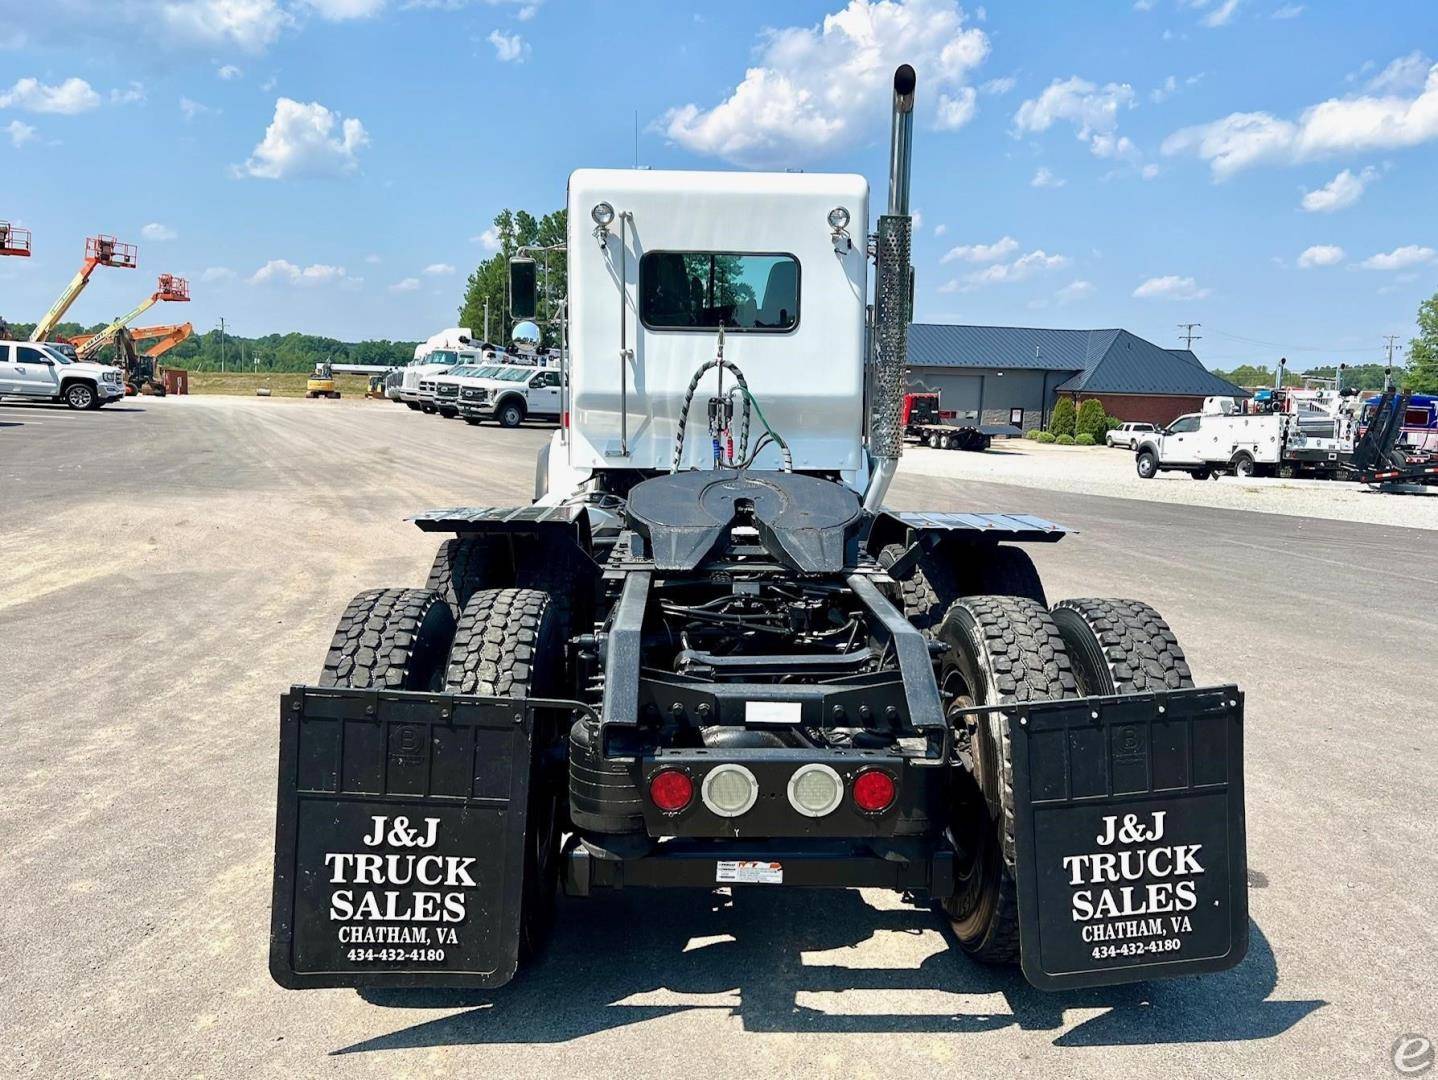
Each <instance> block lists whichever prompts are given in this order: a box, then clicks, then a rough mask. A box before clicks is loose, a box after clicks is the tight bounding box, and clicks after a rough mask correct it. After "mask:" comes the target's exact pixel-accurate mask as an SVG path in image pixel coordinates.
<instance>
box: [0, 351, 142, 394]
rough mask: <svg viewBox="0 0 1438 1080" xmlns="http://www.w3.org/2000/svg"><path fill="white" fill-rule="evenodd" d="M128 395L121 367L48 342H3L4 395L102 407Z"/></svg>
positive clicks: (0, 380)
mask: <svg viewBox="0 0 1438 1080" xmlns="http://www.w3.org/2000/svg"><path fill="white" fill-rule="evenodd" d="M124 396H125V384H124V381H123V380H122V378H121V374H120V369H119V368H117V367H111V366H110V365H109V364H91V363H85V362H82V361H76V360H72V359H71V358H70V357H69V356H68V355H67V354H65V353H64V352H62V351H61V350H59V349H57V348H54V347H53V346H51V345H49V344H48V343H46V342H38V341H37V342H28V341H0V398H7V397H13V398H25V399H27V400H29V401H63V402H64V403H65V404H66V405H68V406H70V408H72V409H98V408H99V407H100V406H102V405H108V404H109V403H110V402H112V401H119V400H120V399H121V398H123V397H124Z"/></svg>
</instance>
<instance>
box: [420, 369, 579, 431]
mask: <svg viewBox="0 0 1438 1080" xmlns="http://www.w3.org/2000/svg"><path fill="white" fill-rule="evenodd" d="M563 382H564V376H563V374H562V372H561V371H560V369H559V368H557V367H554V368H533V367H528V366H524V365H509V366H505V367H496V368H488V369H485V374H484V375H483V376H481V377H480V378H477V379H469V380H466V381H465V385H464V386H462V387H461V388H460V390H459V415H460V416H462V417H464V419H465V420H466V421H468V422H469V423H471V424H478V423H480V422H482V421H484V420H495V421H497V422H498V423H499V426H500V427H507V428H513V427H519V425H520V424H522V423H524V421H525V420H558V419H559V418H560V405H561V395H562V385H563ZM441 411H443V410H441Z"/></svg>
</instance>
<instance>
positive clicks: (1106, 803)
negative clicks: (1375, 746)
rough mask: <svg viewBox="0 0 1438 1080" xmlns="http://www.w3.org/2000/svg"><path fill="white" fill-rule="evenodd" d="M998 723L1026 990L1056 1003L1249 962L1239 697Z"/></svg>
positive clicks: (1039, 707)
mask: <svg viewBox="0 0 1438 1080" xmlns="http://www.w3.org/2000/svg"><path fill="white" fill-rule="evenodd" d="M1008 715H1009V730H1010V733H1011V735H1012V740H1013V742H1012V751H1013V781H1014V807H1015V814H1016V822H1015V825H1016V830H1017V831H1016V836H1015V857H1016V871H1017V876H1018V893H1019V931H1020V946H1021V950H1022V955H1023V971H1024V975H1025V976H1026V977H1027V978H1028V980H1029V982H1031V983H1033V984H1034V985H1035V986H1037V987H1039V988H1040V989H1044V990H1061V989H1068V988H1070V987H1079V986H1100V985H1106V984H1111V983H1124V982H1139V981H1145V980H1149V979H1161V978H1170V977H1173V976H1177V975H1192V974H1197V973H1200V972H1208V971H1221V970H1223V969H1225V968H1229V967H1232V966H1233V965H1234V964H1236V963H1238V961H1239V960H1241V959H1242V958H1243V954H1244V952H1245V951H1246V949H1247V947H1248V893H1247V888H1248V882H1247V853H1246V848H1245V836H1244V809H1243V697H1242V695H1241V694H1240V693H1239V691H1238V689H1237V688H1236V687H1232V686H1227V687H1217V688H1210V689H1200V690H1176V691H1170V692H1168V693H1154V694H1135V695H1129V696H1122V697H1095V698H1086V699H1083V700H1081V701H1077V702H1075V701H1054V702H1044V703H1039V704H1035V705H1031V706H1019V707H1016V708H1014V710H1013V711H1011V712H1009V714H1008Z"/></svg>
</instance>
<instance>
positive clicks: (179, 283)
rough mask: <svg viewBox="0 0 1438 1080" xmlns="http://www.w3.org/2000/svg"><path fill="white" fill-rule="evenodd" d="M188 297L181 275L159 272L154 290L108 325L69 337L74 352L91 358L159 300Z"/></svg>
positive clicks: (179, 300)
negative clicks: (93, 332) (92, 332)
mask: <svg viewBox="0 0 1438 1080" xmlns="http://www.w3.org/2000/svg"><path fill="white" fill-rule="evenodd" d="M189 299H190V283H189V282H188V281H186V280H185V279H184V278H182V277H176V276H175V275H174V274H161V275H160V277H159V280H158V282H157V283H156V285H155V291H154V292H152V293H151V294H150V295H149V296H147V297H146V298H145V299H144V300H141V301H140V302H139V303H138V304H136V305H135V307H133V308H131V309H130V310H129V311H127V312H126V313H125V314H124V315H121V316H120V317H119V318H118V319H116V320H115V321H114V322H112V323H110V325H109V326H107V327H105V328H104V329H103V330H101V331H100V332H99V333H97V334H79V335H77V336H75V337H72V338H71V339H70V344H71V345H73V346H75V350H76V353H77V354H78V355H79V357H80V359H81V360H93V359H94V358H95V357H97V356H99V355H100V350H101V349H103V348H104V347H105V346H106V345H108V344H110V342H111V341H113V340H114V339H115V335H116V334H117V333H118V332H119V331H120V330H121V329H122V328H123V327H126V326H129V325H130V324H131V323H132V322H134V321H135V320H136V319H138V318H139V317H140V316H141V315H143V314H144V313H145V312H147V311H149V310H150V308H152V307H154V306H155V305H156V304H158V303H159V302H160V301H162V300H163V301H168V302H171V303H183V302H186V301H188V300H189Z"/></svg>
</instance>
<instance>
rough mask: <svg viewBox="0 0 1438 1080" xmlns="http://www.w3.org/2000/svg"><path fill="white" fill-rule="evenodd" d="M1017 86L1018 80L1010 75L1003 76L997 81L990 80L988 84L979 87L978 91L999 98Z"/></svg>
mask: <svg viewBox="0 0 1438 1080" xmlns="http://www.w3.org/2000/svg"><path fill="white" fill-rule="evenodd" d="M1018 84H1019V81H1018V79H1016V78H1014V77H1013V76H1012V75H1003V76H1000V77H999V78H997V79H990V80H989V81H988V82H986V83H984V84H983V85H982V86H980V87H979V89H980V90H982V91H983V92H984V93H986V94H994V95H995V96H1001V95H1003V94H1007V93H1008V92H1009V91H1010V90H1012V89H1013V88H1014V87H1015V86H1017V85H1018Z"/></svg>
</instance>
